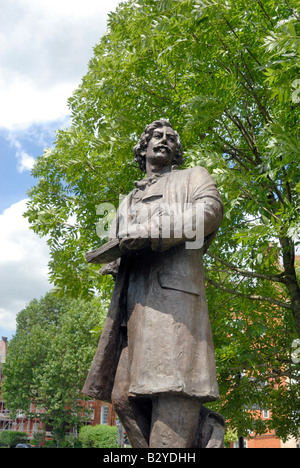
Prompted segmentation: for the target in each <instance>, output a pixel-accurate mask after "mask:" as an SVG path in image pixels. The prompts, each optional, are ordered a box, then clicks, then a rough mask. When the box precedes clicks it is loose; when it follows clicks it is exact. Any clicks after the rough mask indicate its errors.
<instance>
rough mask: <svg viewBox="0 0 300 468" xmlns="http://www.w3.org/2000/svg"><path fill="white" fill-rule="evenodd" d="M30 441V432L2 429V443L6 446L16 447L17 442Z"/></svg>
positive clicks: (0, 439)
mask: <svg viewBox="0 0 300 468" xmlns="http://www.w3.org/2000/svg"><path fill="white" fill-rule="evenodd" d="M27 441H28V434H26V432H18V431H1V432H0V445H2V446H4V447H15V446H16V445H17V444H26V443H27Z"/></svg>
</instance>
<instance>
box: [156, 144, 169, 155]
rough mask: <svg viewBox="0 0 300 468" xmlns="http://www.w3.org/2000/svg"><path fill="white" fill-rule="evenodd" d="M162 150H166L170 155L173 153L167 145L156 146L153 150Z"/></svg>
mask: <svg viewBox="0 0 300 468" xmlns="http://www.w3.org/2000/svg"><path fill="white" fill-rule="evenodd" d="M161 149H164V150H165V151H166V152H168V153H170V152H171V149H170V148H169V147H168V146H166V145H157V146H155V147H154V148H153V150H154V151H155V152H157V151H159V150H161Z"/></svg>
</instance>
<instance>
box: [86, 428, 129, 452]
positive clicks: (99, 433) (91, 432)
mask: <svg viewBox="0 0 300 468" xmlns="http://www.w3.org/2000/svg"><path fill="white" fill-rule="evenodd" d="M117 437H118V428H117V427H116V426H104V425H102V424H99V425H97V426H83V427H82V428H81V429H80V431H79V440H80V442H81V445H82V448H119V447H120V446H119V445H118V444H117Z"/></svg>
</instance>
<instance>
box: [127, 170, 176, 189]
mask: <svg viewBox="0 0 300 468" xmlns="http://www.w3.org/2000/svg"><path fill="white" fill-rule="evenodd" d="M177 170H178V166H172V167H171V172H173V171H177ZM169 174H170V172H166V173H165V174H154V175H152V176H151V177H147V178H146V179H142V180H137V181H135V182H134V185H135V186H136V188H137V189H139V190H145V188H146V187H150V185H153V184H155V183H156V182H157V181H158V179H161V178H162V177H165V176H167V175H169Z"/></svg>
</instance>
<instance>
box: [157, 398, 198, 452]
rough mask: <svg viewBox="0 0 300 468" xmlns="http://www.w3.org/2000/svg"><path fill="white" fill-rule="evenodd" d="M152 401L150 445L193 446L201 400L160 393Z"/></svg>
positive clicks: (160, 446) (159, 446)
mask: <svg viewBox="0 0 300 468" xmlns="http://www.w3.org/2000/svg"><path fill="white" fill-rule="evenodd" d="M152 403H153V409H152V426H151V435H150V447H151V448H168V447H172V448H192V447H194V443H195V437H196V433H197V428H198V422H199V412H200V408H201V402H200V401H198V400H193V399H190V398H184V397H182V396H176V395H170V394H161V395H159V396H157V397H155V398H153V399H152Z"/></svg>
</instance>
